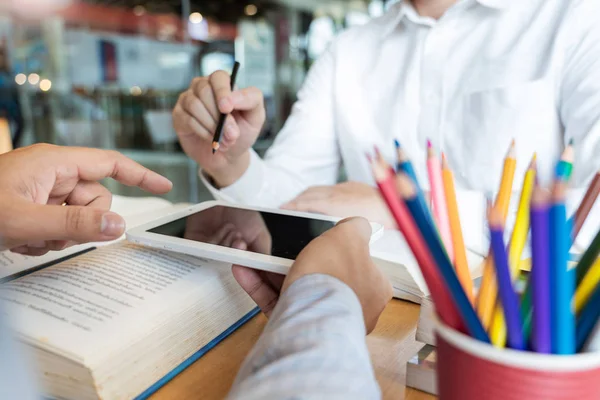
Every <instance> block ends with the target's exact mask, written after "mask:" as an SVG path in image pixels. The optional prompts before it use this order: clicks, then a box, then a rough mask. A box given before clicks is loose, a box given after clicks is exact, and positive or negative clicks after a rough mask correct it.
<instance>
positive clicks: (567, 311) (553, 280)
mask: <svg viewBox="0 0 600 400" xmlns="http://www.w3.org/2000/svg"><path fill="white" fill-rule="evenodd" d="M565 190H566V184H565V183H564V182H563V181H560V180H557V181H556V182H555V184H554V188H553V192H552V207H551V208H550V237H551V239H550V240H551V242H550V243H549V247H550V255H551V257H550V260H551V261H550V285H551V293H552V296H551V303H550V304H551V308H552V312H553V315H552V318H551V324H552V334H551V337H552V352H553V353H555V354H574V353H575V344H576V343H575V315H574V313H573V309H572V307H571V299H572V298H573V294H574V293H575V271H574V270H570V271H569V270H568V260H569V248H570V247H571V245H570V243H571V234H570V232H569V230H568V226H567V211H566V207H565Z"/></svg>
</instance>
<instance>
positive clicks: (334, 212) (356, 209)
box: [281, 182, 396, 229]
mask: <svg viewBox="0 0 600 400" xmlns="http://www.w3.org/2000/svg"><path fill="white" fill-rule="evenodd" d="M281 208H283V209H286V210H294V211H304V212H311V213H318V214H325V215H330V216H334V217H340V218H347V217H356V216H359V217H363V218H366V219H368V220H369V221H371V222H378V223H380V224H382V225H383V226H384V227H386V228H390V229H395V228H396V223H395V221H394V219H393V217H392V214H391V213H390V212H389V210H388V208H387V206H386V204H385V201H384V200H383V198H382V197H381V195H380V194H379V191H378V190H377V189H376V188H374V187H371V186H369V185H367V184H365V183H359V182H344V183H339V184H337V185H333V186H314V187H311V188H308V189H307V190H305V191H304V192H303V193H301V194H300V195H299V196H298V197H296V198H295V199H294V200H292V201H290V202H288V203H286V204H284V205H283V206H281Z"/></svg>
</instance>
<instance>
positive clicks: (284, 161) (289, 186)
mask: <svg viewBox="0 0 600 400" xmlns="http://www.w3.org/2000/svg"><path fill="white" fill-rule="evenodd" d="M334 52H335V50H334V46H332V47H330V48H329V49H328V50H327V51H326V52H325V53H324V54H323V55H322V56H321V57H320V58H319V60H318V61H317V62H316V63H315V65H314V66H313V67H312V68H311V70H310V72H309V74H308V76H307V78H306V80H305V82H304V84H303V87H302V89H301V90H300V92H299V93H298V100H297V101H296V103H295V104H294V106H293V108H292V112H291V115H290V117H289V118H288V120H287V122H286V123H285V125H284V127H283V129H282V130H281V131H280V132H279V134H278V135H277V137H276V139H275V142H274V143H273V145H272V146H271V147H270V148H269V150H268V151H267V153H266V155H265V157H264V159H261V158H260V157H259V156H258V155H257V154H256V153H255V152H254V151H252V153H251V157H250V166H249V168H248V169H247V170H246V172H245V173H244V175H242V177H241V178H240V179H238V181H237V182H235V183H234V184H233V185H231V186H228V187H226V188H221V190H217V189H216V188H215V187H214V186H213V185H212V184H211V183H210V182H209V181H208V180H207V179H206V177H205V176H204V174H203V173H202V171H201V172H200V178H201V180H202V181H203V182H204V184H205V185H206V186H207V188H208V189H209V190H210V191H211V193H212V194H213V196H215V198H217V199H220V200H226V201H232V202H239V203H244V204H250V205H260V206H263V207H277V206H280V205H281V204H283V203H285V202H287V201H289V200H291V199H293V198H294V197H296V196H297V195H298V194H300V193H301V192H303V191H304V190H305V189H307V188H308V187H309V186H316V185H333V184H335V183H336V182H337V178H338V175H339V170H340V165H341V155H340V152H339V148H338V145H337V137H336V132H335V126H334V118H333V115H334V107H333V104H334V103H333V96H334V94H333V93H334V91H333V78H334V67H335V57H334Z"/></svg>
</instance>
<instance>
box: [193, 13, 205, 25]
mask: <svg viewBox="0 0 600 400" xmlns="http://www.w3.org/2000/svg"><path fill="white" fill-rule="evenodd" d="M202 19H203V17H202V14H200V13H199V12H194V13H191V14H190V22H191V23H192V24H199V23H200V22H202Z"/></svg>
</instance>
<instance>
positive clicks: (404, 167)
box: [394, 139, 437, 229]
mask: <svg viewBox="0 0 600 400" xmlns="http://www.w3.org/2000/svg"><path fill="white" fill-rule="evenodd" d="M394 145H395V147H396V169H397V170H398V171H401V172H404V173H405V174H406V175H408V177H409V178H410V179H411V180H412V181H413V183H414V185H415V187H416V188H417V196H418V197H419V201H421V202H422V203H423V206H424V207H425V208H427V209H429V206H428V205H427V200H426V199H425V194H424V193H423V190H422V189H421V185H420V184H419V179H418V178H417V174H416V173H415V169H414V167H413V164H412V162H411V161H410V158H409V157H408V155H407V154H406V152H405V151H404V149H403V148H402V146H401V145H400V141H398V139H395V140H394ZM428 218H429V220H430V223H431V224H434V222H433V218H432V216H431V213H429V214H428ZM436 229H437V228H436Z"/></svg>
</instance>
